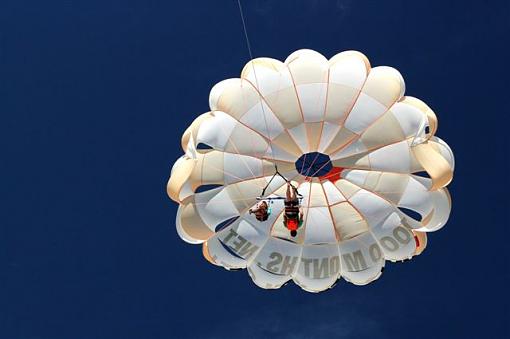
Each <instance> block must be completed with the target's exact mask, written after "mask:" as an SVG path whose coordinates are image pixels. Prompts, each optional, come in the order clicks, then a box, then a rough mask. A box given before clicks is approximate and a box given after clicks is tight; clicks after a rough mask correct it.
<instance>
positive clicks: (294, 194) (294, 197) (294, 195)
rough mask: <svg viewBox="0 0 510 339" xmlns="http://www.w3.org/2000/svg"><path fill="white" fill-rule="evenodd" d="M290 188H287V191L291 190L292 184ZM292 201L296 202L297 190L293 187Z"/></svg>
mask: <svg viewBox="0 0 510 339" xmlns="http://www.w3.org/2000/svg"><path fill="white" fill-rule="evenodd" d="M288 185H289V186H288V187H287V189H290V183H289V184H288ZM291 199H292V200H296V189H295V188H294V187H292V197H291Z"/></svg>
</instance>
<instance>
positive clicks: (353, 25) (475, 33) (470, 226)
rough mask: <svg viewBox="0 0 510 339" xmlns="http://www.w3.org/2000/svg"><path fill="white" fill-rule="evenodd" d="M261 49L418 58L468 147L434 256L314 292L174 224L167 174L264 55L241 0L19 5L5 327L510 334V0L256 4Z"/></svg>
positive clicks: (10, 338)
mask: <svg viewBox="0 0 510 339" xmlns="http://www.w3.org/2000/svg"><path fill="white" fill-rule="evenodd" d="M244 9H245V16H246V20H247V26H248V31H249V34H250V39H251V42H252V48H253V53H254V55H255V56H270V57H274V58H278V59H284V58H285V57H286V56H287V55H288V54H290V53H291V52H292V51H294V50H296V49H300V48H312V49H315V50H317V51H319V52H321V53H322V54H324V55H325V56H326V57H328V58H329V57H331V56H333V55H334V54H336V53H337V52H340V51H343V50H347V49H357V50H360V51H361V52H363V53H365V54H366V55H367V56H368V57H369V59H370V61H371V63H372V65H374V66H376V65H390V66H393V67H395V68H397V69H399V70H400V71H401V73H402V74H403V76H404V78H405V81H406V85H407V94H409V95H412V96H417V97H419V98H421V99H423V100H424V101H425V102H427V103H429V105H430V106H431V107H432V108H433V109H434V110H435V111H436V113H437V115H438V117H439V131H438V135H439V136H440V137H441V138H443V139H445V140H446V141H447V142H448V143H449V144H450V146H451V147H452V149H453V151H454V152H455V156H456V173H455V178H454V181H453V183H452V184H451V186H450V189H451V193H452V197H453V210H452V215H451V218H450V221H449V222H448V224H447V225H446V227H445V228H443V229H442V230H440V231H439V232H436V233H433V234H431V236H430V237H429V246H428V248H427V250H426V252H425V253H424V254H423V255H422V256H419V257H417V258H415V260H413V261H411V262H407V263H404V264H388V265H387V267H386V270H385V273H384V274H383V276H382V278H381V279H380V280H378V281H376V282H375V283H373V284H371V285H368V286H365V287H356V286H353V285H351V284H348V283H345V282H344V281H343V280H342V281H340V283H339V284H338V285H337V286H336V287H335V288H334V289H332V290H329V291H326V292H324V293H321V294H318V295H314V294H309V293H306V292H303V291H301V290H300V289H299V288H298V287H296V286H295V285H293V284H290V285H288V286H286V287H284V288H282V289H280V290H277V291H266V290H262V289H259V288H257V287H256V286H255V285H254V284H253V283H252V282H251V280H250V278H249V277H248V274H247V273H246V272H245V271H241V272H227V271H225V270H223V269H221V268H218V267H214V266H212V265H210V264H209V263H207V262H206V261H205V260H204V259H203V258H202V255H201V250H200V247H198V246H192V245H188V244H186V243H184V242H183V241H182V240H181V239H180V238H179V237H178V235H177V233H176V231H175V222H174V218H175V213H176V205H175V204H174V203H172V202H171V201H170V200H169V199H168V198H167V196H166V193H165V185H166V181H167V179H168V175H169V170H170V167H171V165H172V164H173V162H174V161H175V159H176V158H177V157H179V156H180V155H181V153H182V150H181V149H180V137H181V134H182V133H183V131H184V130H185V128H186V127H187V126H188V125H189V123H190V122H191V121H192V120H193V119H194V118H195V117H196V116H197V115H198V114H200V113H203V112H205V111H207V110H208V93H209V90H210V88H211V87H212V85H214V84H215V83H216V82H218V81H220V80H222V79H224V78H229V77H237V76H238V75H239V73H240V70H241V69H242V67H243V65H244V63H245V62H247V61H248V53H247V49H246V45H245V41H244V36H243V32H242V25H241V21H240V17H239V12H238V8H237V3H236V2H235V1H226V0H222V1H179V2H171V1H149V0H147V1H121V0H118V1H113V0H100V1H99V0H88V1H72V0H68V1H55V0H53V1H24V0H15V1H8V0H3V1H1V2H0V116H1V122H0V145H1V146H0V149H1V154H2V159H1V161H0V172H1V179H0V180H1V187H2V188H1V192H2V198H1V201H2V203H1V209H0V211H1V212H0V213H1V214H0V215H1V223H0V338H2V339H36V338H37V339H39V338H40V339H68V338H76V339H85V338H87V339H88V338H98V339H102V338H121V339H131V338H147V339H159V338H226V337H232V338H259V337H269V336H275V337H278V338H311V337H321V338H325V337H336V338H482V337H483V338H508V337H509V336H510V330H509V324H508V322H509V319H510V311H509V303H510V301H509V292H508V288H509V286H508V285H509V283H510V279H509V277H510V274H509V269H510V264H509V255H508V251H507V248H508V241H509V231H508V227H510V225H509V218H508V208H509V207H510V203H509V199H508V196H507V190H508V188H509V180H508V171H509V166H508V155H509V151H508V146H509V144H508V122H509V119H508V114H509V110H508V107H509V106H508V100H509V99H508V87H509V85H508V78H509V74H508V66H507V62H508V60H509V47H508V41H509V38H508V35H509V33H510V26H509V24H508V22H509V21H510V7H509V4H508V1H492V2H485V1H484V2H482V1H478V2H473V1H456V2H447V1H434V2H428V1H427V2H425V1H419V2H417V1H344V0H340V1H260V0H257V1H247V0H245V1H244Z"/></svg>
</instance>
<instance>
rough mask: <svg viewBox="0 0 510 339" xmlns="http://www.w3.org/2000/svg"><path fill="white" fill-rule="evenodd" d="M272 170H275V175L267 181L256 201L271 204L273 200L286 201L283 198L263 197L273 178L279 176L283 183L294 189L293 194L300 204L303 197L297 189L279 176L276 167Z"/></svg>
mask: <svg viewBox="0 0 510 339" xmlns="http://www.w3.org/2000/svg"><path fill="white" fill-rule="evenodd" d="M274 168H275V173H274V174H273V176H272V177H271V179H270V180H269V181H268V183H267V185H266V186H265V187H264V189H263V190H262V193H261V194H260V196H258V197H257V200H267V201H269V202H271V203H273V200H285V199H286V198H285V197H265V195H266V190H267V188H268V187H269V185H271V182H272V181H273V180H274V178H275V177H276V176H279V177H280V178H282V179H283V180H285V182H286V183H288V184H289V185H290V186H291V187H292V188H293V189H294V192H296V196H297V198H298V199H299V201H300V202H301V199H303V195H302V194H301V193H299V191H298V189H297V187H296V186H294V185H293V184H292V183H291V182H290V181H289V180H288V179H287V178H285V176H284V175H283V174H281V173H280V171H278V166H276V165H274Z"/></svg>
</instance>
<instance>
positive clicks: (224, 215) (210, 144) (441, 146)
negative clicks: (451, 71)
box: [167, 50, 454, 292]
mask: <svg viewBox="0 0 510 339" xmlns="http://www.w3.org/2000/svg"><path fill="white" fill-rule="evenodd" d="M404 91H405V84H404V80H403V78H402V76H401V75H400V73H399V72H398V71H397V70H396V69H394V68H391V67H384V66H380V67H374V68H371V66H370V63H369V61H368V59H367V58H366V57H365V56H364V55H363V54H361V53H360V52H356V51H345V52H342V53H339V54H337V55H335V56H334V57H332V58H331V59H329V60H328V59H326V58H325V57H324V56H322V55H321V54H319V53H317V52H315V51H312V50H298V51H296V52H294V53H292V54H291V55H290V56H289V57H288V58H287V59H286V60H285V61H284V62H281V61H278V60H275V59H271V58H256V59H253V60H251V61H250V62H249V63H248V64H246V66H245V67H244V69H243V70H242V73H241V77H240V78H236V79H227V80H224V81H221V82H219V83H218V84H216V85H215V86H214V87H213V88H212V90H211V92H210V97H209V105H210V112H207V113H204V114H202V115H200V116H199V117H197V118H196V119H195V121H193V123H192V124H191V125H190V126H189V127H188V129H187V130H186V131H185V132H184V135H183V137H182V148H183V150H184V153H185V154H184V155H183V156H182V157H181V158H179V159H178V160H177V161H176V162H175V164H174V165H173V168H172V170H171V175H170V179H169V181H168V185H167V192H168V195H169V196H170V198H171V199H172V200H174V201H176V202H177V203H178V204H179V208H178V212H177V217H176V226H177V232H178V234H179V236H180V237H181V238H182V239H183V240H184V241H186V242H188V243H191V244H202V252H203V255H204V257H205V258H206V259H207V260H208V261H209V262H211V263H212V264H214V265H218V266H222V267H224V268H226V269H228V270H233V269H245V268H246V269H247V270H248V273H249V275H250V277H251V278H252V280H253V282H254V283H255V284H256V285H258V286H260V287H262V288H265V289H276V288H280V287H281V286H283V285H284V284H286V283H287V282H289V281H290V280H293V281H294V282H295V283H296V284H297V285H299V286H300V287H301V288H302V289H304V290H306V291H309V292H320V291H323V290H325V289H328V288H331V287H332V286H333V285H334V284H335V283H336V282H337V280H338V279H339V278H340V277H342V278H343V279H345V280H347V281H349V282H351V283H354V284H356V285H365V284H367V283H369V282H371V281H374V280H375V279H377V278H378V277H379V276H380V275H381V272H382V270H383V268H384V265H385V261H386V260H390V261H403V260H406V259H410V258H412V257H413V256H416V255H419V254H420V253H421V252H422V251H423V250H424V249H425V247H426V246H427V236H426V233H427V232H432V231H436V230H438V229H440V228H441V227H442V226H443V225H444V224H445V223H446V222H447V220H448V217H449V214H450V209H451V200H450V196H449V193H448V191H447V189H446V188H445V186H446V185H448V183H449V182H450V181H451V180H452V176H453V170H454V157H453V153H452V151H451V149H450V148H449V147H448V145H447V144H446V143H445V142H444V141H442V140H441V139H439V138H437V137H436V136H435V133H436V130H437V118H436V115H435V114H434V112H433V111H432V110H431V109H430V108H429V107H428V106H427V105H426V104H425V103H424V102H422V101H421V100H419V99H416V98H414V97H409V96H404ZM275 168H277V170H278V171H279V173H280V174H281V175H277V176H275V175H274V174H275ZM286 180H289V182H290V183H292V185H293V186H295V187H296V188H297V189H298V191H299V193H300V195H301V196H302V198H301V199H300V201H301V203H300V204H301V208H302V210H303V215H304V216H303V224H302V226H301V227H300V228H299V229H298V230H297V235H296V236H295V237H292V236H290V234H289V231H288V229H286V228H285V226H284V224H283V211H284V198H285V190H286ZM262 191H264V195H263V196H262V197H261V196H260V195H261V192H262ZM257 198H258V199H259V200H260V199H263V200H264V199H265V201H267V202H268V203H269V204H270V206H271V214H270V215H269V217H268V218H267V220H265V221H259V220H257V219H256V218H255V216H254V215H253V214H251V213H248V211H249V210H250V209H251V208H253V207H254V206H255V205H256V204H257V203H258V202H259V200H257Z"/></svg>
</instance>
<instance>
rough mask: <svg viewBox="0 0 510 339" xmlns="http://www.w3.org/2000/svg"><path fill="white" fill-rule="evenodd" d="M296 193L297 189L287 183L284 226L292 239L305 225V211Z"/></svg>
mask: <svg viewBox="0 0 510 339" xmlns="http://www.w3.org/2000/svg"><path fill="white" fill-rule="evenodd" d="M296 191H297V190H296V188H295V187H294V186H292V185H291V184H290V182H287V194H286V198H285V212H284V214H283V225H284V226H285V227H286V228H287V229H288V230H289V231H290V235H291V236H292V237H295V236H296V235H297V230H298V228H299V227H301V225H302V224H303V211H301V207H300V205H299V199H298V197H297V196H296Z"/></svg>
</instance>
